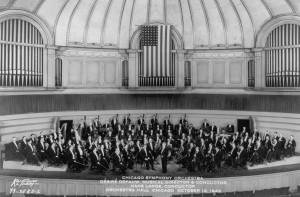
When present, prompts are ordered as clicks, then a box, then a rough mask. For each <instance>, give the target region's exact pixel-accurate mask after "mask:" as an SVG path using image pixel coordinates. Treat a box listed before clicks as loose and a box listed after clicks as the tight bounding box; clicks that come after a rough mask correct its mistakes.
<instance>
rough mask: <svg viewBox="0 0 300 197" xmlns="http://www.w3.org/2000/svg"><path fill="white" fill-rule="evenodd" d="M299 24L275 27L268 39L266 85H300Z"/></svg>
mask: <svg viewBox="0 0 300 197" xmlns="http://www.w3.org/2000/svg"><path fill="white" fill-rule="evenodd" d="M299 28H300V27H299V26H298V25H295V24H285V25H281V26H279V27H277V28H276V29H274V30H273V31H272V32H271V33H270V35H269V36H268V38H267V41H266V45H265V46H266V59H265V61H266V86H267V87H299V86H300V83H299V80H300V76H299V74H300V73H299V69H300V68H299V66H300V65H299V55H300V54H299V52H300V51H299V36H300V34H299V33H300V31H299Z"/></svg>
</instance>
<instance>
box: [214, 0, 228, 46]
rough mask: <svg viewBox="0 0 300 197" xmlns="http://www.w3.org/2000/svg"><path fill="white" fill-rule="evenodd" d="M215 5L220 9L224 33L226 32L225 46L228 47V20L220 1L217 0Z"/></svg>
mask: <svg viewBox="0 0 300 197" xmlns="http://www.w3.org/2000/svg"><path fill="white" fill-rule="evenodd" d="M215 4H216V6H217V8H218V11H219V15H220V18H221V20H222V24H223V29H224V32H225V35H224V37H225V46H228V45H229V43H228V38H227V37H228V35H227V32H228V29H227V23H226V18H225V16H224V13H223V10H222V9H221V7H220V4H219V2H218V0H215Z"/></svg>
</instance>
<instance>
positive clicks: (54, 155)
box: [48, 143, 63, 166]
mask: <svg viewBox="0 0 300 197" xmlns="http://www.w3.org/2000/svg"><path fill="white" fill-rule="evenodd" d="M48 162H49V165H51V166H52V165H54V166H60V165H62V164H63V163H62V161H61V160H60V158H59V153H58V151H57V148H56V143H52V144H51V147H50V148H49V150H48Z"/></svg>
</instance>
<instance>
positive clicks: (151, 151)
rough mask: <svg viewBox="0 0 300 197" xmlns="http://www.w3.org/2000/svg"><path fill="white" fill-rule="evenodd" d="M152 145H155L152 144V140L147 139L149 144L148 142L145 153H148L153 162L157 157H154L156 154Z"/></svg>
mask: <svg viewBox="0 0 300 197" xmlns="http://www.w3.org/2000/svg"><path fill="white" fill-rule="evenodd" d="M154 145H155V142H154V141H153V139H152V138H151V137H150V138H149V142H148V144H147V145H146V149H147V152H150V153H151V155H152V156H153V160H156V158H157V155H156V152H155V149H154Z"/></svg>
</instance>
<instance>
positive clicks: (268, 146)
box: [261, 135, 272, 157]
mask: <svg viewBox="0 0 300 197" xmlns="http://www.w3.org/2000/svg"><path fill="white" fill-rule="evenodd" d="M261 144H264V145H263V151H264V153H263V155H264V157H266V156H267V154H268V153H269V151H270V150H271V149H272V143H271V140H270V137H269V136H268V135H267V136H266V138H265V141H262V143H261Z"/></svg>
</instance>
